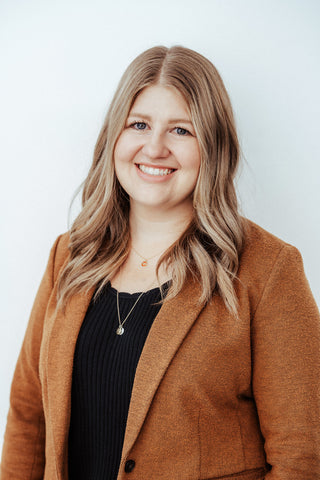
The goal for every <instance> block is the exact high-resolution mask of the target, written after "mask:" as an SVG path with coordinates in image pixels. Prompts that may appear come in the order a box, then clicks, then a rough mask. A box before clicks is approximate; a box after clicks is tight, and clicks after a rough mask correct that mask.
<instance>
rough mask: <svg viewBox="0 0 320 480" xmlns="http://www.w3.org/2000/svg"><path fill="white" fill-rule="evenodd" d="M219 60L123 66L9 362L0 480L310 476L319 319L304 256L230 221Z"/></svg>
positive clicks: (235, 149)
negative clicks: (71, 213) (76, 201)
mask: <svg viewBox="0 0 320 480" xmlns="http://www.w3.org/2000/svg"><path fill="white" fill-rule="evenodd" d="M238 163H239V144H238V139H237V134H236V129H235V125H234V120H233V114H232V108H231V104H230V100H229V97H228V94H227V92H226V90H225V87H224V85H223V82H222V80H221V78H220V76H219V74H218V72H217V70H216V69H215V67H214V66H213V65H212V63H211V62H210V61H209V60H208V59H206V58H204V57H203V56H201V55H200V54H198V53H196V52H194V51H192V50H189V49H186V48H183V47H172V48H170V49H168V48H166V47H154V48H152V49H150V50H147V51H146V52H143V53H142V54H141V55H140V56H139V57H137V58H136V59H135V60H134V61H133V62H132V63H131V65H129V67H128V69H127V70H126V72H125V73H124V75H123V77H122V79H121V81H120V83H119V87H118V89H117V91H116V93H115V96H114V98H113V101H112V103H111V105H110V108H109V111H108V114H107V117H106V120H105V123H104V125H103V127H102V130H101V133H100V136H99V138H98V142H97V145H96V149H95V155H94V159H93V164H92V166H91V169H90V171H89V174H88V177H87V179H86V181H85V183H84V189H83V208H82V211H81V212H80V214H79V216H78V218H77V219H76V220H75V222H74V224H73V226H72V228H71V230H70V232H68V233H67V234H64V235H61V236H60V237H58V239H57V241H56V243H55V245H54V246H53V248H52V251H51V254H50V258H49V262H48V266H47V269H46V272H45V274H44V277H43V280H42V283H41V285H40V288H39V292H38V295H37V297H36V300H35V303H34V308H33V311H32V314H31V318H30V321H29V325H28V329H27V332H26V335H25V340H24V343H23V346H22V350H21V353H20V357H19V359H18V363H17V367H16V371H15V375H14V379H13V383H12V392H11V406H10V411H9V415H8V424H7V430H6V436H5V442H4V449H3V457H2V463H1V480H9V479H11V478H21V479H22V478H28V479H34V480H35V479H40V478H43V479H45V480H53V479H57V478H58V479H60V480H67V479H68V478H69V479H70V480H73V479H76V480H82V479H83V480H87V479H89V478H94V479H95V480H100V479H105V478H108V479H110V480H115V479H118V480H125V479H126V478H127V477H128V475H129V476H130V478H132V479H159V478H161V479H163V480H175V479H177V480H178V479H189V480H198V479H203V480H205V479H207V480H210V479H211V480H213V479H222V478H223V479H224V480H226V479H230V480H231V479H233V480H236V479H239V480H240V479H241V480H258V479H268V480H289V479H290V480H292V478H294V479H295V480H306V479H310V480H311V479H317V478H318V479H320V441H319V438H320V426H319V415H320V327H319V325H320V322H319V312H318V310H317V307H316V305H315V302H314V300H313V298H312V295H311V292H310V289H309V286H308V282H307V280H306V277H305V275H304V272H303V264H302V260H301V256H300V254H299V252H298V251H297V250H296V249H295V248H294V247H292V246H290V245H288V244H286V243H285V242H283V241H282V240H280V239H278V238H276V237H274V236H272V235H271V234H269V233H268V232H266V231H264V230H263V229H262V228H260V227H258V226H257V225H255V224H253V223H252V222H250V221H249V220H247V219H244V218H242V217H241V215H240V214H239V211H238V205H237V197H236V193H235V187H234V177H235V174H236V171H237V167H238Z"/></svg>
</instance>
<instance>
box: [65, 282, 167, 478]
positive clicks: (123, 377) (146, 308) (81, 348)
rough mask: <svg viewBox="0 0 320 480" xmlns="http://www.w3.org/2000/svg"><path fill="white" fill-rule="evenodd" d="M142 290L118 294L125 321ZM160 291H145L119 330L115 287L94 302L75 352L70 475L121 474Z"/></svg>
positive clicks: (98, 475) (81, 330)
mask: <svg viewBox="0 0 320 480" xmlns="http://www.w3.org/2000/svg"><path fill="white" fill-rule="evenodd" d="M138 296H139V293H134V294H130V293H122V292H121V293H119V305H120V318H121V321H123V320H124V319H125V317H126V315H127V314H128V312H129V311H130V309H131V308H132V306H133V304H134V302H135V301H136V300H137V298H138ZM160 299H161V297H160V290H159V288H155V289H152V290H149V291H148V292H146V293H145V294H144V295H143V296H142V297H141V298H140V300H139V302H138V303H137V305H136V307H135V308H134V310H133V312H132V313H131V315H130V316H129V318H128V320H127V321H126V322H125V324H124V334H123V335H121V336H120V335H117V334H116V330H117V327H118V325H119V322H118V316H117V291H116V290H115V289H114V288H112V287H111V286H110V285H107V286H106V287H105V288H104V289H103V291H102V293H101V294H100V295H99V297H98V299H97V300H96V301H95V302H94V301H93V300H92V301H91V303H90V305H89V308H88V310H87V313H86V316H85V318H84V321H83V324H82V326H81V329H80V332H79V336H78V340H77V344H76V348H75V354H74V364H73V375H72V394H71V421H70V431H69V456H68V461H69V478H70V480H100V479H101V480H102V479H103V480H105V479H108V480H113V479H116V478H117V474H118V470H119V464H120V459H121V452H122V445H123V440H124V433H125V428H126V421H127V415H128V409H129V403H130V397H131V391H132V386H133V380H134V376H135V371H136V367H137V364H138V361H139V357H140V355H141V352H142V348H143V345H144V343H145V340H146V338H147V335H148V333H149V330H150V327H151V325H152V323H153V320H154V318H155V317H156V315H157V313H158V312H159V310H160V306H161V305H154V304H155V303H157V302H159V300H160Z"/></svg>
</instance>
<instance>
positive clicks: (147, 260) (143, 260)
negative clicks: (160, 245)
mask: <svg viewBox="0 0 320 480" xmlns="http://www.w3.org/2000/svg"><path fill="white" fill-rule="evenodd" d="M131 248H132V250H133V251H134V252H135V253H136V254H137V255H138V257H140V258H142V262H141V263H140V265H141V267H147V266H148V262H149V260H152V259H153V258H156V257H158V256H159V255H160V253H157V254H156V255H153V256H152V257H149V258H146V257H143V256H142V255H140V253H139V252H137V250H136V249H135V248H134V247H133V246H132V245H131ZM161 253H163V252H161Z"/></svg>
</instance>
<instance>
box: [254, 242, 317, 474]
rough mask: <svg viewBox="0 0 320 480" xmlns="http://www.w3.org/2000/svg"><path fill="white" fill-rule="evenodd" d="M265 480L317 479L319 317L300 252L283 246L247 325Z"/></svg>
mask: <svg viewBox="0 0 320 480" xmlns="http://www.w3.org/2000/svg"><path fill="white" fill-rule="evenodd" d="M252 345H253V347H252V348H253V352H252V353H253V380H252V381H253V391H254V396H255V401H256V405H257V410H258V415H259V421H260V426H261V431H262V434H263V436H264V439H265V452H266V458H267V462H268V463H269V464H270V466H271V470H270V472H269V473H268V474H267V475H266V477H265V478H266V480H289V479H290V480H292V479H293V478H294V479H295V480H311V479H312V480H316V479H320V319H319V311H318V308H317V306H316V303H315V301H314V299H313V296H312V293H311V290H310V287H309V284H308V281H307V279H306V277H305V274H304V270H303V263H302V259H301V255H300V253H299V251H298V250H297V249H296V248H294V247H292V246H289V245H285V246H284V247H283V248H282V250H281V251H280V253H279V255H278V257H277V260H276V261H275V263H274V265H273V268H272V271H271V274H270V276H269V278H268V281H267V283H266V285H265V288H264V291H263V293H262V296H261V300H260V303H259V304H258V307H257V309H256V312H255V315H254V319H253V323H252Z"/></svg>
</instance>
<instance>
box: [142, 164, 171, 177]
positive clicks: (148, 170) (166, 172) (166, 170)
mask: <svg viewBox="0 0 320 480" xmlns="http://www.w3.org/2000/svg"><path fill="white" fill-rule="evenodd" d="M138 167H139V169H140V170H141V171H142V172H144V173H148V175H155V176H157V175H161V176H163V175H169V173H172V172H173V171H174V169H172V168H152V167H147V166H146V165H138Z"/></svg>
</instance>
